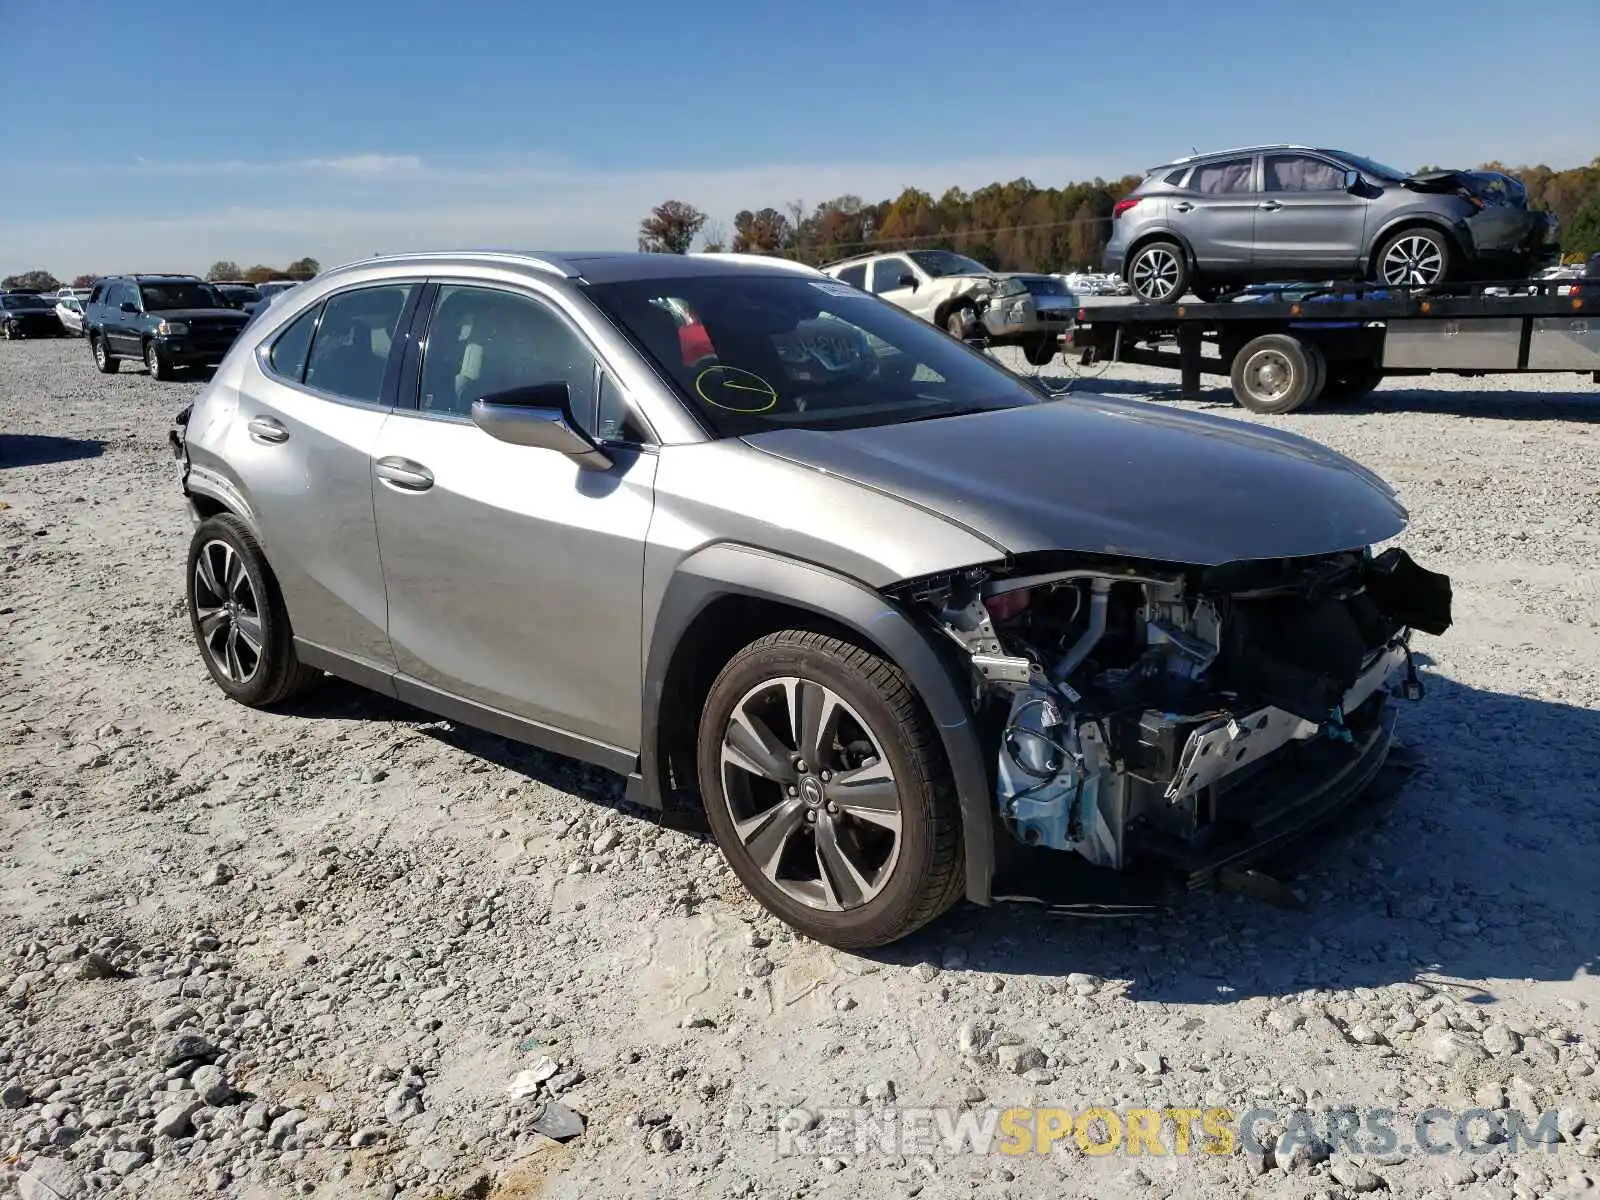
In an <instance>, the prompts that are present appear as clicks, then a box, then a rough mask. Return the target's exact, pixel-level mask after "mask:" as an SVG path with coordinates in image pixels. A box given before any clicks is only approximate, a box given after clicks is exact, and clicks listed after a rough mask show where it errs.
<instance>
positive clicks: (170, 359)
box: [83, 275, 249, 379]
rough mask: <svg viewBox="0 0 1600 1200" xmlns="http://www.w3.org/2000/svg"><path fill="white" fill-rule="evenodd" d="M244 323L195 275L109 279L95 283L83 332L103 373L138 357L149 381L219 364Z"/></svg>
mask: <svg viewBox="0 0 1600 1200" xmlns="http://www.w3.org/2000/svg"><path fill="white" fill-rule="evenodd" d="M248 321H249V318H248V317H246V316H245V314H244V313H241V312H236V311H235V310H234V309H231V308H229V307H228V306H227V305H226V304H225V303H224V302H223V299H222V297H221V296H220V295H219V294H218V293H217V290H216V289H215V288H213V287H212V286H211V285H210V284H208V283H206V282H204V281H203V280H201V279H200V278H199V277H198V276H195V275H108V276H106V277H105V278H103V279H100V280H97V281H96V282H95V285H94V292H93V293H92V294H91V295H90V296H89V306H88V309H87V310H86V311H85V313H84V318H83V331H84V336H85V337H87V338H88V339H89V349H90V350H91V351H92V352H93V353H94V362H95V366H97V367H99V368H100V370H102V371H104V372H105V373H106V374H108V375H109V374H110V373H111V372H113V371H115V370H116V369H117V367H118V365H119V364H120V363H121V361H122V360H123V359H124V358H137V359H140V360H141V361H143V363H144V365H145V366H146V367H147V368H148V369H149V371H150V375H151V378H153V379H170V378H171V377H172V375H173V372H175V371H177V370H178V369H179V368H182V367H206V366H215V365H216V364H217V363H219V362H221V361H222V358H223V355H225V354H227V353H228V348H229V347H230V346H232V345H233V341H234V339H235V338H236V337H238V336H239V331H240V330H241V329H243V328H244V327H245V325H246V324H247V323H248Z"/></svg>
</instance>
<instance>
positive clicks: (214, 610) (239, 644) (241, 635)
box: [193, 541, 265, 684]
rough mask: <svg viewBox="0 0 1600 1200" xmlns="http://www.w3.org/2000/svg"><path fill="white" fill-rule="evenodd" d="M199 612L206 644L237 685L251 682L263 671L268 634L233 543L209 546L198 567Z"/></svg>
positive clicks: (197, 617) (196, 599)
mask: <svg viewBox="0 0 1600 1200" xmlns="http://www.w3.org/2000/svg"><path fill="white" fill-rule="evenodd" d="M193 588H194V613H195V620H196V622H197V623H198V624H199V626H200V640H201V642H202V643H203V644H204V645H205V648H206V653H207V654H209V655H210V656H211V661H212V662H213V663H215V664H216V667H217V670H219V671H221V672H222V674H223V675H224V676H225V677H226V678H227V679H228V680H229V682H231V683H239V684H243V683H249V682H250V680H252V679H253V678H255V674H256V672H257V671H259V670H260V669H261V646H262V642H263V640H264V638H265V632H264V630H263V628H262V624H261V608H260V605H259V604H258V603H257V601H256V592H255V588H254V587H253V586H251V583H250V573H249V572H248V571H246V570H245V568H244V558H243V557H242V556H241V555H240V554H239V552H238V551H237V550H235V549H234V548H233V547H232V546H230V545H229V544H228V543H227V542H223V541H214V542H207V543H206V544H205V545H204V546H202V547H201V548H200V554H199V555H198V557H196V559H195V564H194V583H193Z"/></svg>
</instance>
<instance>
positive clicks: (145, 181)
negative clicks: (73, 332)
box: [0, 154, 1120, 276]
mask: <svg viewBox="0 0 1600 1200" xmlns="http://www.w3.org/2000/svg"><path fill="white" fill-rule="evenodd" d="M113 169H115V168H113ZM1097 172H1098V173H1104V174H1111V173H1120V172H1119V171H1117V168H1116V167H1115V166H1114V165H1111V164H1106V163H1094V162H1086V161H1080V160H1075V159H1071V158H1066V157H1050V156H1039V157H1017V158H995V159H985V160H973V161H954V162H942V163H941V162H922V163H917V162H907V163H811V164H806V163H797V164H766V165H754V166H748V167H744V166H741V167H726V168H707V169H691V168H683V169H668V168H653V169H640V170H632V171H605V170H597V169H592V168H586V167H581V166H575V165H572V164H566V163H560V162H551V161H545V160H538V159H512V160H506V159H500V160H493V161H484V162H475V161H445V160H432V159H422V158H419V157H418V156H415V155H396V154H352V155H348V156H344V157H338V158H319V159H302V160H297V161H294V162H278V163H249V162H244V161H229V162H221V163H211V164H201V163H168V164H161V163H154V162H139V163H136V164H134V165H133V166H132V168H131V169H126V170H125V171H124V173H123V176H122V178H121V179H120V180H119V183H118V186H117V188H116V189H114V191H115V194H116V196H117V206H116V207H117V211H116V213H115V214H114V215H113V214H109V213H108V214H106V215H85V216H83V217H82V218H81V219H64V218H60V217H57V218H50V219H46V220H43V221H33V222H29V223H27V224H24V225H8V226H4V227H0V267H3V268H4V269H6V270H12V269H24V268H28V267H33V266H44V267H46V268H47V269H49V270H51V271H53V272H55V273H56V274H57V275H62V274H65V275H68V276H70V275H76V274H78V273H80V272H97V271H101V272H105V271H114V270H126V269H129V268H132V267H138V268H140V269H150V270H157V269H159V270H190V271H203V270H204V269H205V268H206V267H207V266H209V265H210V263H212V262H213V261H215V260H216V259H219V258H228V259H232V260H234V261H235V262H238V263H239V264H240V265H241V266H248V265H250V264H251V263H254V262H266V263H273V264H281V263H284V262H288V261H290V260H292V259H295V258H299V257H301V256H302V255H306V254H309V255H311V256H312V257H314V258H317V259H319V260H321V261H322V262H323V263H324V264H332V263H335V262H342V261H348V260H350V259H353V258H361V257H364V256H366V255H368V254H372V253H374V252H383V253H393V252H397V251H402V250H414V249H428V248H447V247H463V246H521V247H545V248H551V249H620V248H632V246H633V244H634V241H635V238H636V236H637V230H638V224H639V220H640V218H642V217H643V216H645V215H646V214H647V213H648V212H649V210H650V208H651V207H652V206H654V205H656V204H659V203H660V202H661V201H663V200H666V199H679V200H686V201H688V202H689V203H691V204H694V205H696V206H698V207H699V208H701V209H703V210H705V211H706V212H708V213H710V214H711V215H712V217H713V219H715V220H718V221H721V222H723V223H724V225H731V221H732V217H733V214H734V213H735V212H737V211H738V210H739V209H741V208H760V207H763V206H765V205H772V206H774V207H779V208H781V207H782V206H783V205H784V204H785V203H786V202H789V201H796V200H798V201H802V202H804V203H805V204H806V205H808V206H809V205H813V204H815V203H816V202H818V201H820V200H825V199H830V198H832V197H834V196H839V195H844V194H848V193H853V194H856V195H859V196H862V197H863V198H865V199H867V200H878V199H882V198H885V197H892V196H895V195H898V194H899V192H900V191H901V190H902V189H903V188H906V187H920V188H923V189H925V190H927V191H930V192H933V193H934V194H935V195H937V194H938V193H940V192H942V191H944V190H945V189H946V188H948V187H963V188H967V189H972V188H976V187H981V186H982V185H984V184H986V183H992V182H995V181H1004V180H1011V179H1016V178H1018V177H1019V176H1026V177H1028V178H1030V179H1032V180H1034V182H1036V183H1038V184H1040V185H1060V184H1063V183H1067V182H1069V181H1073V180H1082V179H1089V178H1093V177H1094V175H1095V174H1096V173H1097ZM194 175H203V176H206V177H208V178H211V179H213V180H215V181H216V184H217V187H216V189H214V194H216V195H217V196H218V199H217V200H216V201H213V202H212V203H211V204H210V205H209V206H205V207H201V208H199V209H198V210H197V211H192V212H191V211H188V210H189V209H192V208H194V206H195V203H196V202H195V198H194V197H195V194H196V189H195V187H194V183H193V179H192V177H193V176H194ZM175 176H183V177H185V178H184V182H183V184H182V185H181V186H179V187H177V188H171V189H168V188H167V187H166V182H167V181H168V180H169V179H171V178H173V177H175ZM240 176H244V177H247V178H245V179H238V178H236V177H240ZM262 177H266V179H265V181H264V180H263V178H262ZM230 178H233V183H232V184H231V186H230ZM169 192H170V195H168V193H169ZM208 194H209V193H208ZM201 203H202V204H204V201H203V200H202V201H201ZM180 205H181V207H180ZM129 212H148V213H163V212H171V213H173V214H174V215H170V216H148V217H146V216H127V215H124V214H126V213H129Z"/></svg>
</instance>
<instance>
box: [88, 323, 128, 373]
mask: <svg viewBox="0 0 1600 1200" xmlns="http://www.w3.org/2000/svg"><path fill="white" fill-rule="evenodd" d="M89 351H90V353H92V354H93V355H94V365H95V370H97V371H99V372H100V374H102V375H115V374H116V371H117V368H118V367H119V366H121V365H122V360H121V359H120V358H118V357H117V356H116V355H114V354H112V353H111V350H110V347H108V346H107V345H106V335H105V334H103V333H100V334H95V335H94V336H92V337H90V338H89Z"/></svg>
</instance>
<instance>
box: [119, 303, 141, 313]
mask: <svg viewBox="0 0 1600 1200" xmlns="http://www.w3.org/2000/svg"><path fill="white" fill-rule="evenodd" d="M122 311H123V312H125V313H136V312H138V311H139V306H138V305H137V304H135V303H134V302H133V301H132V300H124V301H123V302H122Z"/></svg>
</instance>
